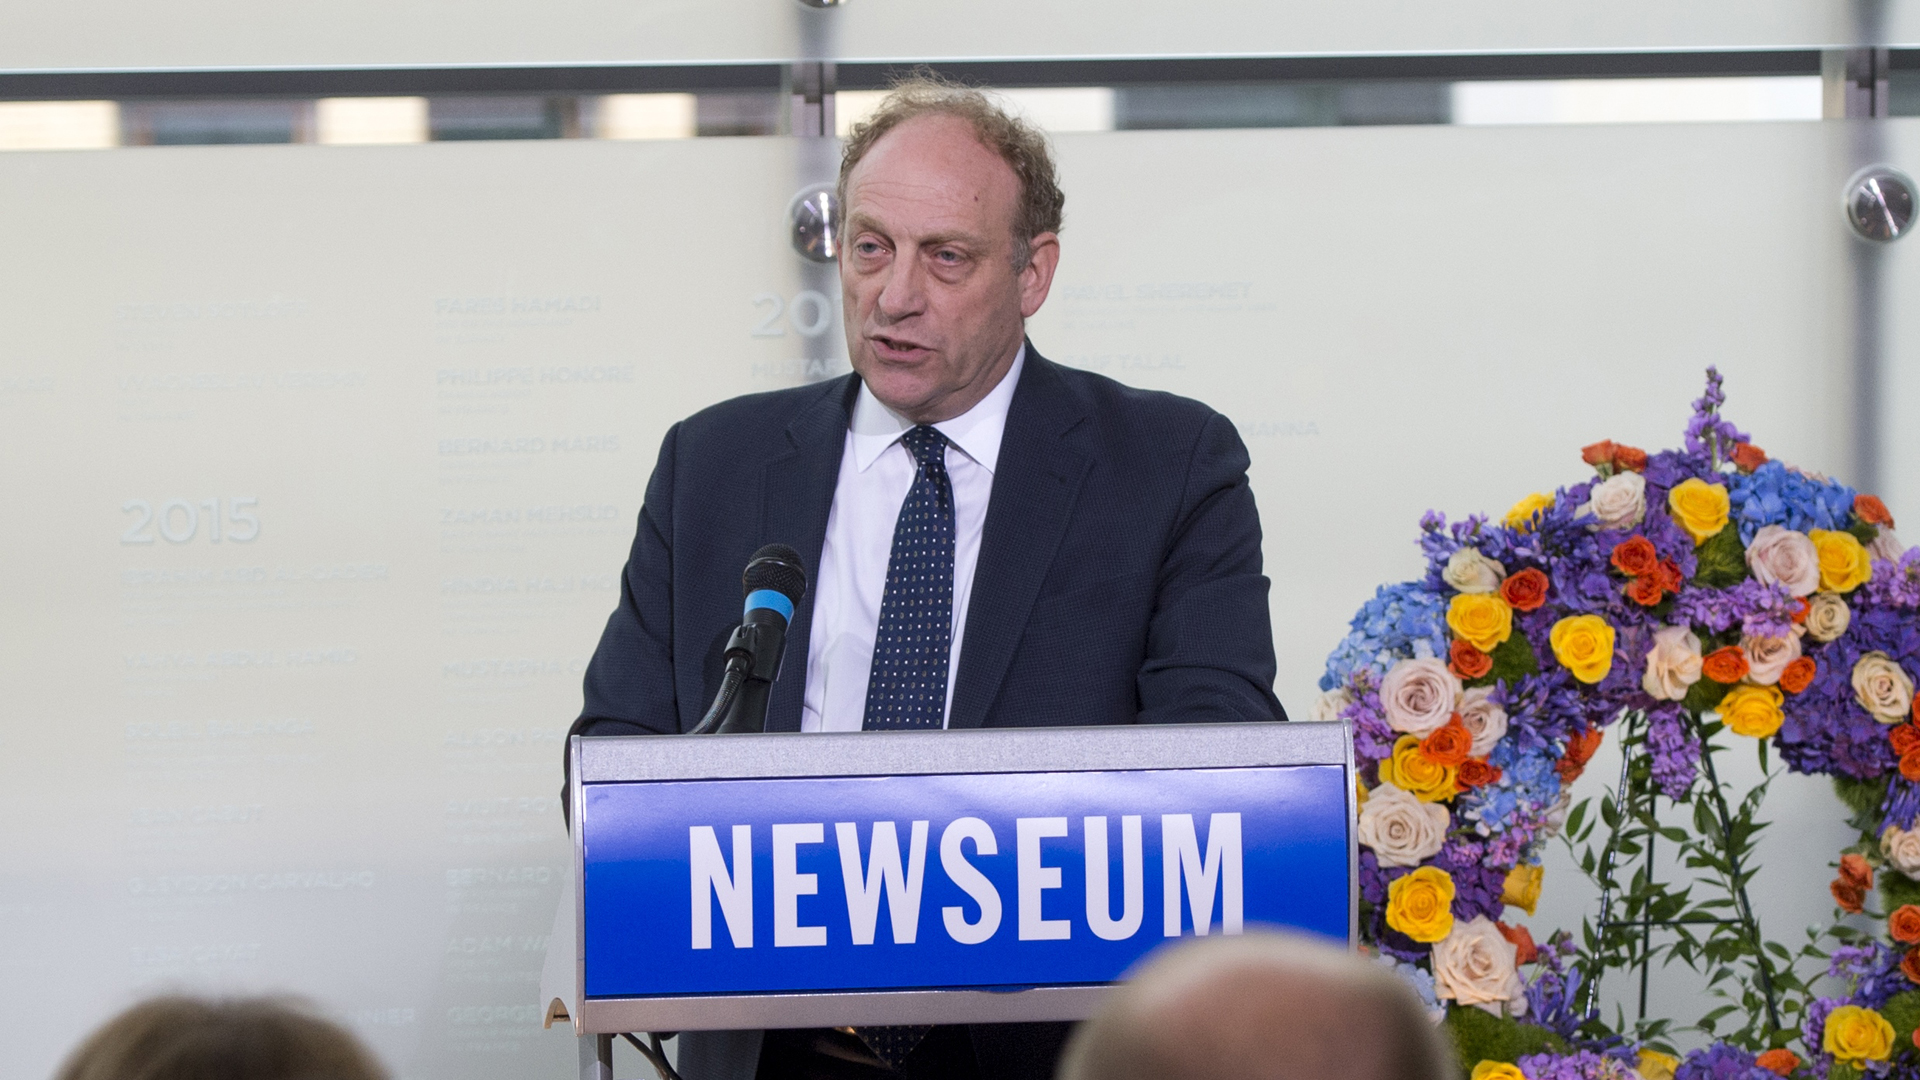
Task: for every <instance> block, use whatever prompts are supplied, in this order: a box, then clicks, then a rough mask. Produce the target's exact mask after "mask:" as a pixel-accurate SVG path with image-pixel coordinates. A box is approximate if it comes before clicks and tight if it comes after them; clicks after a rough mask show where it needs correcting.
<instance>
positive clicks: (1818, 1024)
mask: <svg viewBox="0 0 1920 1080" xmlns="http://www.w3.org/2000/svg"><path fill="white" fill-rule="evenodd" d="M1846 1004H1848V1001H1847V999H1846V998H1830V997H1823V998H1814V999H1813V1000H1812V1001H1811V1002H1808V1003H1807V1011H1806V1013H1805V1015H1803V1016H1801V1018H1800V1041H1801V1043H1802V1044H1804V1045H1805V1046H1806V1047H1807V1048H1808V1049H1809V1050H1816V1049H1818V1048H1819V1046H1820V1040H1821V1038H1822V1037H1823V1036H1825V1035H1826V1033H1827V1015H1828V1014H1829V1013H1831V1012H1833V1010H1835V1009H1837V1008H1839V1007H1840V1006H1842V1005H1846Z"/></svg>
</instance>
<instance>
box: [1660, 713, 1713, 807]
mask: <svg viewBox="0 0 1920 1080" xmlns="http://www.w3.org/2000/svg"><path fill="white" fill-rule="evenodd" d="M1647 753H1648V755H1649V756H1650V757H1651V758H1652V760H1653V782H1654V784H1655V785H1656V786H1658V787H1659V788H1660V791H1661V793H1662V794H1664V795H1666V797H1667V798H1669V799H1672V800H1673V801H1675V802H1679V801H1680V800H1682V799H1684V798H1686V797H1687V792H1689V791H1691V790H1692V789H1693V781H1694V778H1695V777H1697V776H1699V775H1700V735H1699V732H1698V731H1697V730H1696V729H1695V727H1694V724H1693V717H1692V716H1691V715H1689V714H1688V713H1687V711H1686V710H1685V709H1682V708H1681V707H1680V706H1679V705H1668V706H1663V707H1661V708H1658V709H1654V710H1652V711H1651V712H1649V713H1648V714H1647Z"/></svg>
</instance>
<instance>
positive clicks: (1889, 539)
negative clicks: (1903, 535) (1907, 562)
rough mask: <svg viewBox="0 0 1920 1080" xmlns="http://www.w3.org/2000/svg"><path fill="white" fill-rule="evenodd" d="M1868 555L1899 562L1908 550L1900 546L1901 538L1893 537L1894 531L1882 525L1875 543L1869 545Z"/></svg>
mask: <svg viewBox="0 0 1920 1080" xmlns="http://www.w3.org/2000/svg"><path fill="white" fill-rule="evenodd" d="M1867 553H1868V554H1870V555H1872V556H1873V557H1874V558H1876V559H1885V560H1886V561H1887V562H1899V561H1900V556H1902V555H1905V554H1906V553H1907V549H1906V548H1904V547H1902V546H1901V545H1900V538H1899V537H1897V536H1895V535H1893V530H1892V529H1889V528H1887V527H1886V526H1885V525H1882V526H1880V532H1879V535H1877V536H1875V537H1874V538H1873V543H1871V544H1868V545H1867Z"/></svg>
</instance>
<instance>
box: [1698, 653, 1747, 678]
mask: <svg viewBox="0 0 1920 1080" xmlns="http://www.w3.org/2000/svg"><path fill="white" fill-rule="evenodd" d="M1700 674H1702V675H1705V676H1706V677H1707V678H1709V679H1712V680H1713V681H1714V682H1717V683H1726V684H1727V685H1729V686H1731V685H1733V684H1734V683H1737V682H1739V681H1740V680H1741V679H1744V678H1746V677H1747V654H1746V653H1744V652H1741V651H1740V646H1738V645H1728V646H1726V647H1725V648H1720V649H1715V650H1713V651H1712V652H1710V653H1708V654H1707V655H1706V656H1705V657H1704V658H1702V659H1701V661H1700Z"/></svg>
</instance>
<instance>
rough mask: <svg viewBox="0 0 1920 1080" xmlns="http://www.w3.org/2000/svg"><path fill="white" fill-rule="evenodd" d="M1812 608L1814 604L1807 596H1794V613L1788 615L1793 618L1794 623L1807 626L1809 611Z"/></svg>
mask: <svg viewBox="0 0 1920 1080" xmlns="http://www.w3.org/2000/svg"><path fill="white" fill-rule="evenodd" d="M1812 610H1813V605H1812V604H1809V603H1807V600H1806V598H1805V597H1803V596H1796V597H1794V598H1793V613H1792V614H1790V615H1788V616H1787V617H1788V618H1789V619H1792V620H1793V625H1795V626H1805V625H1807V612H1809V611H1812Z"/></svg>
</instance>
